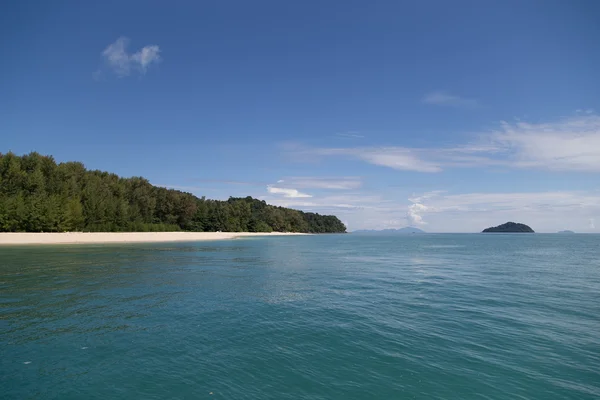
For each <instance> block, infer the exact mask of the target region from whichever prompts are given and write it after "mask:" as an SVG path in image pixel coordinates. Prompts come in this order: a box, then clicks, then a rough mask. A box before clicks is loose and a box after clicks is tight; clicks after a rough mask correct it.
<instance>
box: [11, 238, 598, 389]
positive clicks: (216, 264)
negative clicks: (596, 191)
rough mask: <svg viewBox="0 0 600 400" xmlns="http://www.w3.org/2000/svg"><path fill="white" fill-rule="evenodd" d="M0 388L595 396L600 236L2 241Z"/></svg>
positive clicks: (596, 386)
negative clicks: (38, 243)
mask: <svg viewBox="0 0 600 400" xmlns="http://www.w3.org/2000/svg"><path fill="white" fill-rule="evenodd" d="M0 398H2V399H4V400H8V399H257V400H258V399H261V400H264V399H281V400H285V399H306V400H320V399H323V400H326V399H386V400H387V399H448V400H450V399H452V400H454V399H482V400H483V399H486V400H491V399H498V400H500V399H507V400H508V399H510V400H514V399H521V400H524V399H544V400H553V399H578V400H583V399H600V236H599V235H584V234H574V235H558V234H453V235H450V234H423V235H397V236H379V235H358V234H346V235H316V236H293V237H269V238H243V239H238V240H228V241H227V240H226V241H219V242H197V243H176V244H174V243H165V244H126V245H90V246H87V245H86V246H82V245H72V246H21V247H0Z"/></svg>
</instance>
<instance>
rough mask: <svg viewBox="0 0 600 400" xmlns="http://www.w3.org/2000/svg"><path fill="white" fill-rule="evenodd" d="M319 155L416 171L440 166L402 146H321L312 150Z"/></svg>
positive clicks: (437, 168) (431, 170)
mask: <svg viewBox="0 0 600 400" xmlns="http://www.w3.org/2000/svg"><path fill="white" fill-rule="evenodd" d="M313 152H314V154H316V155H319V156H347V157H353V158H358V159H361V160H363V161H366V162H368V163H370V164H375V165H380V166H384V167H389V168H393V169H398V170H406V171H418V172H439V171H441V169H440V167H439V166H438V165H436V164H435V163H433V162H429V161H426V160H423V159H420V158H419V157H418V155H417V154H415V153H414V151H413V150H412V149H407V148H402V147H380V148H376V147H358V148H329V149H327V148H321V149H315V150H313Z"/></svg>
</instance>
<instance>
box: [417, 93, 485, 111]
mask: <svg viewBox="0 0 600 400" xmlns="http://www.w3.org/2000/svg"><path fill="white" fill-rule="evenodd" d="M422 102H423V103H425V104H432V105H436V106H449V107H458V108H477V107H479V106H480V104H479V101H477V100H475V99H467V98H464V97H460V96H455V95H452V94H448V93H445V92H432V93H429V94H427V95H425V96H424V97H423V99H422Z"/></svg>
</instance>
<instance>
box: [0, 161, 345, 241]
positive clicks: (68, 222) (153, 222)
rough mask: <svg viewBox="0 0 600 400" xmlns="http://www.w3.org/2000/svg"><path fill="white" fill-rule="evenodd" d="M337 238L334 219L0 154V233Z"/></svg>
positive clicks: (78, 166) (339, 225)
mask: <svg viewBox="0 0 600 400" xmlns="http://www.w3.org/2000/svg"><path fill="white" fill-rule="evenodd" d="M178 230H184V231H195V232H215V231H223V232H271V231H277V232H309V233H334V232H345V231H346V227H345V226H344V224H343V223H342V222H341V221H340V220H339V219H338V218H337V217H335V216H330V215H319V214H315V213H307V212H302V211H298V210H292V209H289V208H283V207H276V206H271V205H268V204H267V203H265V202H264V201H260V200H257V199H253V198H252V197H245V198H234V197H231V198H229V200H227V201H219V200H208V199H205V198H204V197H202V198H198V197H196V196H194V195H192V194H190V193H184V192H181V191H178V190H173V189H166V188H163V187H157V186H153V185H151V184H150V182H148V181H147V180H146V179H144V178H139V177H136V178H121V177H119V176H117V175H115V174H111V173H108V172H102V171H88V170H86V168H85V167H84V165H83V164H82V163H80V162H65V163H60V164H57V163H56V162H55V161H54V158H52V157H51V156H42V155H40V154H38V153H30V154H27V155H23V156H17V155H15V154H13V153H10V152H9V153H8V154H2V153H0V232H64V231H92V232H125V231H178Z"/></svg>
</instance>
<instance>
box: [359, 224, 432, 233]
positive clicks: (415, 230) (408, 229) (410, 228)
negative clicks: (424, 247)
mask: <svg viewBox="0 0 600 400" xmlns="http://www.w3.org/2000/svg"><path fill="white" fill-rule="evenodd" d="M353 233H372V234H401V235H406V234H412V233H426V232H425V231H424V230H421V229H419V228H415V227H413V226H407V227H405V228H400V229H381V230H376V229H361V230H357V231H354V232H353Z"/></svg>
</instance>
